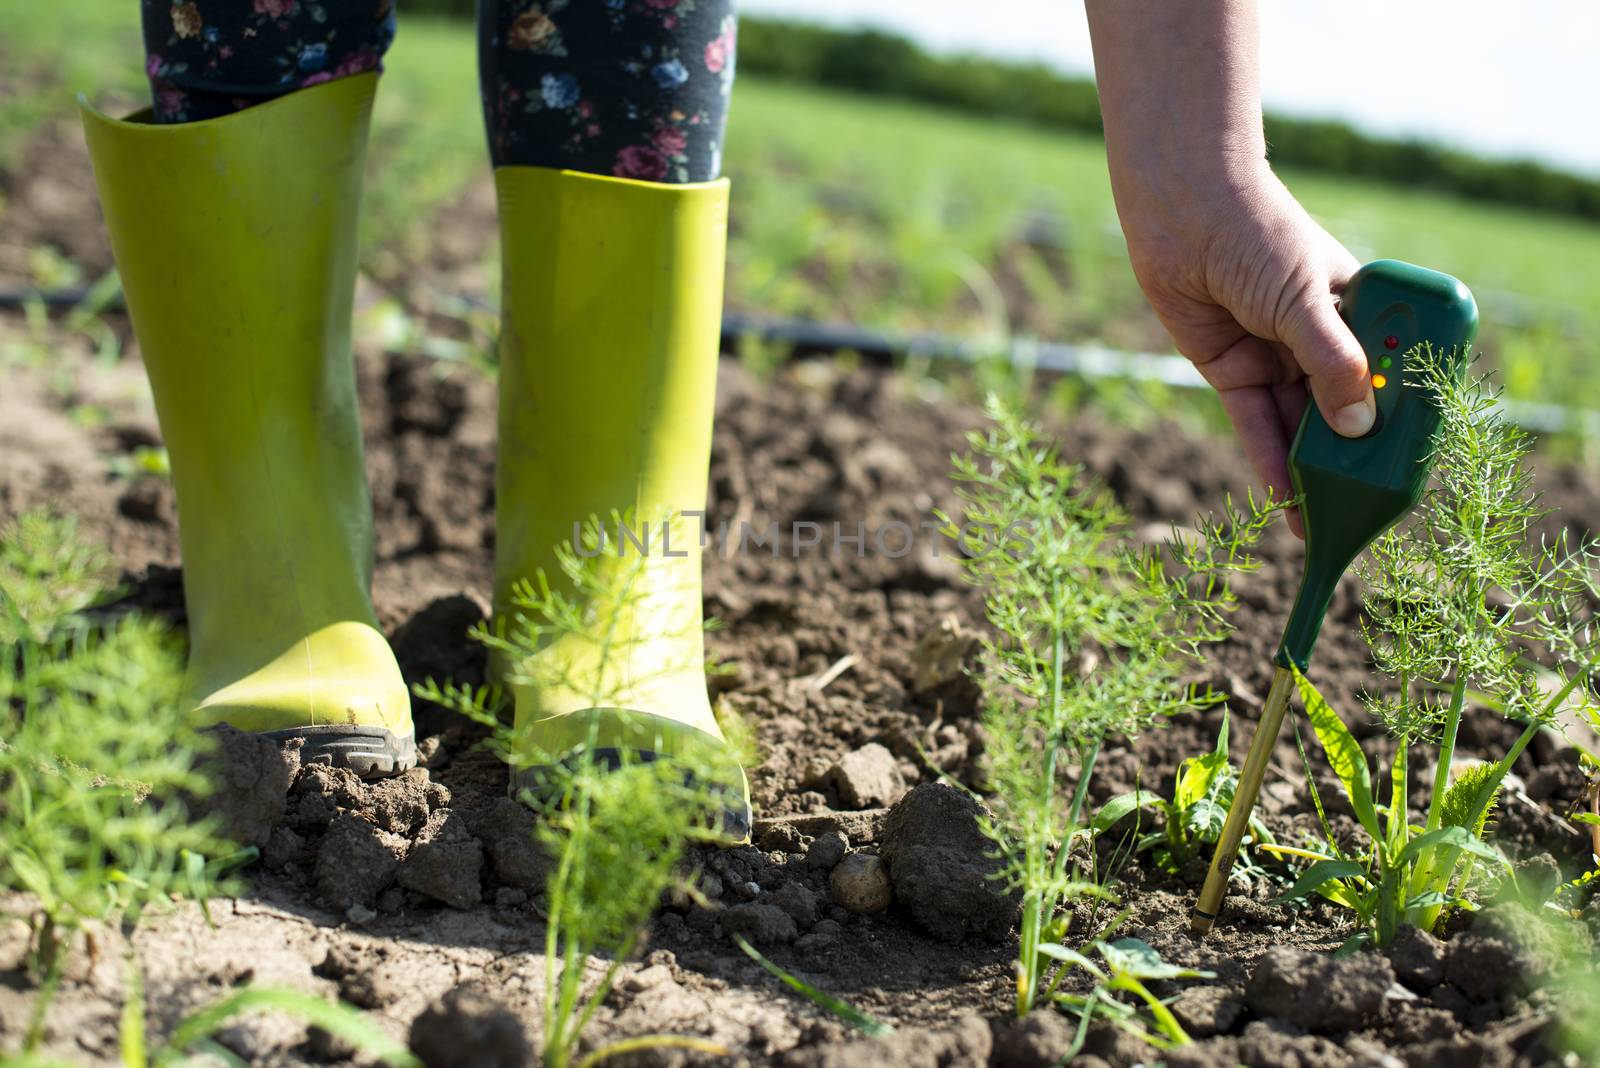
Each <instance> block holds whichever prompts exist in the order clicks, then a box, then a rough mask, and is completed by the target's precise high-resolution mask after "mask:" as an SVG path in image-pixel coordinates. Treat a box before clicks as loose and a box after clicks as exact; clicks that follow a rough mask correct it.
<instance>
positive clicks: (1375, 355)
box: [1275, 260, 1478, 671]
mask: <svg viewBox="0 0 1600 1068" xmlns="http://www.w3.org/2000/svg"><path fill="white" fill-rule="evenodd" d="M1339 314H1340V315H1342V316H1343V317H1344V320H1345V322H1346V323H1347V324H1348V325H1349V327H1350V329H1351V331H1352V332H1353V333H1354V334H1355V336H1356V340H1357V341H1359V342H1360V343H1361V348H1362V350H1363V351H1364V352H1365V353H1366V354H1367V363H1368V374H1369V375H1371V376H1373V385H1374V390H1373V393H1374V396H1376V398H1377V402H1378V419H1377V423H1376V424H1375V425H1374V427H1373V429H1372V431H1371V432H1370V433H1368V434H1367V435H1366V436H1365V437H1361V438H1345V437H1341V436H1339V435H1338V434H1335V433H1334V432H1333V430H1332V428H1330V427H1329V426H1328V423H1327V421H1326V420H1325V419H1323V418H1322V414H1321V413H1320V412H1318V411H1317V406H1316V405H1315V404H1309V405H1307V406H1306V413H1305V417H1304V418H1303V419H1301V421H1300V430H1299V432H1298V433H1297V434H1296V435H1295V439H1294V445H1293V447H1292V448H1291V450H1290V453H1289V475H1290V478H1291V479H1292V480H1293V482H1294V488H1295V492H1296V493H1297V494H1298V495H1299V497H1300V510H1301V515H1302V517H1303V518H1304V520H1305V532H1306V565H1305V573H1304V575H1303V576H1302V578H1301V580H1300V592H1299V594H1298V595H1297V596H1296V598H1295V603H1294V609H1293V611H1292V612H1290V614H1289V621H1288V624H1287V625H1286V626H1285V627H1284V631H1283V640H1282V642H1281V644H1280V645H1279V646H1278V653H1277V656H1276V657H1275V660H1276V662H1277V664H1278V666H1280V667H1285V668H1287V667H1290V666H1293V667H1297V668H1299V669H1300V670H1301V671H1304V670H1305V669H1306V666H1307V664H1308V663H1309V662H1310V659H1311V650H1312V647H1313V646H1314V645H1315V644H1316V641H1317V633H1318V632H1319V631H1320V630H1321V629H1322V617H1323V616H1324V615H1325V614H1326V613H1327V611H1328V604H1329V602H1331V601H1332V600H1333V591H1334V588H1335V587H1336V586H1337V585H1338V584H1339V579H1340V578H1341V577H1342V576H1343V575H1344V573H1345V570H1346V569H1347V568H1349V566H1350V564H1351V562H1352V561H1353V560H1355V558H1356V556H1357V554H1359V553H1360V552H1361V550H1363V549H1365V548H1366V547H1367V546H1368V545H1369V544H1370V543H1371V542H1372V541H1373V539H1374V538H1376V537H1377V536H1378V535H1379V534H1382V533H1383V532H1384V531H1385V530H1387V529H1389V528H1390V527H1391V526H1393V525H1394V524H1395V523H1397V522H1398V521H1399V520H1400V519H1401V518H1403V517H1404V516H1405V515H1406V514H1407V513H1408V512H1410V511H1411V509H1413V508H1414V507H1416V505H1417V502H1418V501H1419V500H1420V499H1421V498H1422V491H1423V489H1424V488H1425V487H1426V486H1427V483H1428V473H1429V470H1430V467H1431V459H1432V449H1433V437H1434V434H1435V432H1436V431H1437V430H1438V428H1439V411H1438V409H1437V407H1436V406H1435V405H1434V404H1433V403H1432V401H1431V399H1430V398H1429V397H1428V395H1427V394H1426V393H1425V392H1424V391H1423V390H1420V389H1417V388H1415V384H1416V381H1417V380H1416V367H1415V361H1416V357H1417V355H1418V353H1419V346H1420V345H1422V344H1423V343H1427V344H1428V345H1431V346H1432V349H1433V351H1434V352H1435V353H1441V354H1446V355H1450V356H1452V357H1453V358H1454V359H1456V360H1457V361H1458V363H1457V367H1456V371H1457V373H1458V374H1459V373H1461V371H1463V370H1465V366H1466V362H1467V354H1468V351H1469V349H1470V346H1471V344H1472V339H1473V337H1474V335H1475V334H1476V333H1477V329H1478V306H1477V304H1476V302H1474V301H1473V299H1472V294H1471V293H1470V292H1469V291H1468V290H1467V287H1466V286H1464V285H1462V284H1461V283H1460V282H1459V281H1457V280H1456V279H1454V278H1452V277H1450V276H1449V275H1447V274H1441V273H1439V272H1438V271H1430V270H1428V269H1426V268H1424V267H1417V266H1414V265H1412V264H1409V263H1401V262H1400V261H1398V260H1375V261H1373V262H1372V263H1369V264H1367V265H1366V266H1364V267H1362V268H1361V269H1360V270H1359V271H1357V272H1356V274H1355V276H1354V277H1353V278H1351V280H1350V283H1349V285H1348V286H1346V287H1345V291H1344V293H1343V295H1342V296H1341V298H1340V300H1339Z"/></svg>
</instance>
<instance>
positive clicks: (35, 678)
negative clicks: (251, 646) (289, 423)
mask: <svg viewBox="0 0 1600 1068" xmlns="http://www.w3.org/2000/svg"><path fill="white" fill-rule="evenodd" d="M113 574H114V570H113V567H112V565H111V562H110V560H109V558H108V557H107V556H106V555H105V554H104V553H103V551H101V550H100V549H99V548H98V547H96V546H95V545H93V544H92V543H91V542H89V541H88V540H87V539H86V538H84V537H83V535H81V534H80V533H79V532H78V530H77V527H76V525H75V524H74V522H73V521H72V520H70V519H65V520H64V519H54V518H51V517H49V516H47V515H45V514H43V513H38V512H34V513H28V514H25V515H23V516H21V517H20V518H18V519H17V520H15V521H14V522H13V523H12V524H11V525H10V526H8V527H7V528H5V530H4V531H0V889H3V890H8V891H19V892H21V893H23V894H25V895H27V897H26V898H24V900H26V901H28V902H29V905H28V908H27V911H26V912H25V914H24V915H22V916H20V917H18V918H20V919H22V920H24V921H25V922H26V923H27V924H28V925H29V927H30V929H31V931H32V934H33V941H32V954H31V958H30V965H31V967H32V969H33V971H34V973H35V975H36V977H37V978H38V979H39V981H40V984H41V985H40V991H39V995H38V997H37V998H36V1000H35V1004H34V1019H33V1022H32V1025H31V1027H30V1029H29V1033H28V1035H27V1036H26V1038H25V1039H24V1042H23V1048H24V1049H25V1050H27V1049H31V1048H33V1046H34V1045H35V1044H36V1043H37V1041H38V1039H39V1034H40V1028H41V1026H42V1024H43V1020H44V1014H45V1011H46V1010H47V1008H48V1006H49V1003H50V1000H51V998H52V997H53V995H54V992H55V989H56V987H57V985H58V984H59V982H60V979H61V974H62V967H63V964H64V958H65V955H66V952H67V949H68V948H69V945H70V941H71V939H72V936H73V935H74V934H75V933H77V932H78V931H80V930H82V929H83V927H84V925H85V924H86V923H87V922H89V921H92V920H118V919H120V920H131V919H134V918H136V917H137V916H138V915H139V913H140V912H141V910H143V909H144V908H146V907H148V906H151V905H156V904H160V903H163V902H166V901H168V900H170V899H171V898H172V897H174V896H183V897H190V898H195V899H198V900H200V901H201V902H202V903H203V902H204V901H205V899H206V898H207V896H208V895H210V894H213V893H216V892H217V890H218V880H219V875H220V869H221V868H222V867H224V866H225V865H226V863H227V862H226V860H223V859H218V858H228V857H231V856H232V854H233V852H234V850H233V847H232V846H230V845H229V844H228V843H227V842H225V841H224V840H222V839H221V838H219V837H218V836H217V834H216V833H215V831H214V829H213V827H212V826H211V825H210V824H209V823H207V822H203V821H201V822H197V821H195V820H193V819H191V817H190V814H189V811H188V808H187V805H186V803H185V800H184V798H185V797H189V796H198V795H201V794H203V793H204V792H205V790H206V784H205V782H204V780H203V779H202V778H201V776H200V775H199V774H198V773H197V772H196V755H197V754H198V753H202V752H204V751H205V749H206V740H205V738H204V736H203V735H200V734H199V733H197V732H196V731H195V729H194V726H193V724H192V723H191V722H190V720H189V717H188V716H187V714H186V713H185V712H184V710H183V708H182V705H181V704H180V693H179V691H180V689H181V685H182V676H183V671H182V664H183V661H182V653H181V649H180V647H179V645H178V643H177V642H176V641H175V640H174V639H173V637H172V635H171V634H169V633H168V631H167V630H166V628H165V627H163V626H161V625H160V624H158V623H156V622H154V621H152V620H149V619H145V618H142V617H140V616H137V615H130V616H125V617H122V618H120V619H117V620H112V621H105V620H98V619H94V618H91V617H90V615H89V614H87V611H86V610H87V609H89V608H90V607H91V606H92V605H94V604H95V603H96V602H98V601H99V600H101V599H102V598H103V597H104V595H105V593H106V591H107V588H108V586H109V585H110V580H111V578H112V576H113ZM207 858H212V859H210V860H209V861H208V859H207Z"/></svg>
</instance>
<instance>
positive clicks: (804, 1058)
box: [783, 1014, 994, 1068]
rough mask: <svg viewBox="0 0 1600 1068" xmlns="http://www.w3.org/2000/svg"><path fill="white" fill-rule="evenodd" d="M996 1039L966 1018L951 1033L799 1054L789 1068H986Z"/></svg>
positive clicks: (913, 1034)
mask: <svg viewBox="0 0 1600 1068" xmlns="http://www.w3.org/2000/svg"><path fill="white" fill-rule="evenodd" d="M993 1048H994V1038H993V1037H992V1035H991V1034H990V1032H989V1025H988V1023H987V1022H985V1021H984V1019H983V1017H981V1016H977V1015H971V1014H969V1015H965V1016H962V1017H961V1018H960V1019H959V1020H957V1021H956V1022H955V1024H954V1025H953V1026H951V1027H950V1028H949V1029H948V1030H939V1031H931V1030H923V1029H920V1028H919V1029H917V1030H907V1031H896V1032H895V1033H894V1034H892V1035H888V1036H886V1037H884V1038H874V1039H868V1040H867V1041H865V1042H851V1041H844V1042H836V1043H830V1044H828V1045H824V1046H813V1047H811V1048H809V1049H802V1050H797V1051H795V1052H794V1053H792V1054H790V1055H789V1056H788V1057H786V1058H784V1061H783V1063H784V1064H785V1065H787V1066H789V1068H883V1066H884V1065H887V1064H892V1065H895V1066H896V1068H984V1066H986V1065H987V1064H988V1063H989V1055H990V1053H991V1052H992V1050H993Z"/></svg>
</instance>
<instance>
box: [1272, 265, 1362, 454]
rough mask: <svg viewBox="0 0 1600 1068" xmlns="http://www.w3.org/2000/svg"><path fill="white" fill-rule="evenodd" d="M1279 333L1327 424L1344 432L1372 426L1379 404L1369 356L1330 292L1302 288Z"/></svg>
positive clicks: (1348, 433) (1359, 432)
mask: <svg viewBox="0 0 1600 1068" xmlns="http://www.w3.org/2000/svg"><path fill="white" fill-rule="evenodd" d="M1279 336H1280V339H1281V340H1282V341H1283V343H1284V344H1286V345H1288V346H1289V350H1290V351H1291V352H1292V353H1294V359H1295V362H1296V363H1297V364H1299V365H1300V369H1301V370H1302V371H1304V372H1305V373H1306V378H1307V380H1308V381H1309V383H1310V386H1311V395H1312V397H1313V398H1315V400H1316V403H1317V410H1318V411H1320V412H1321V413H1322V417H1323V418H1324V419H1326V420H1327V421H1328V425H1329V426H1331V427H1332V428H1333V429H1334V430H1335V431H1336V432H1338V433H1340V434H1343V435H1344V436H1345V437H1347V438H1358V437H1360V436H1361V435H1363V434H1365V433H1366V432H1367V431H1369V430H1371V429H1372V424H1373V422H1374V420H1375V419H1376V418H1377V415H1378V407H1377V403H1376V401H1375V400H1374V399H1373V396H1372V382H1371V381H1370V380H1369V379H1368V377H1367V357H1366V354H1365V353H1363V352H1362V351H1361V346H1360V345H1359V344H1358V343H1357V342H1356V339H1355V335H1354V334H1352V333H1350V328H1349V327H1348V326H1346V325H1345V323H1344V320H1343V319H1341V318H1339V312H1338V311H1337V310H1336V309H1335V307H1334V303H1333V298H1332V297H1331V296H1328V295H1327V294H1325V293H1323V294H1318V293H1315V292H1302V293H1301V295H1300V297H1299V299H1298V300H1297V301H1296V302H1295V304H1294V306H1293V307H1291V308H1290V309H1289V313H1288V315H1287V316H1286V317H1285V319H1284V322H1283V325H1282V327H1281V328H1280V330H1279Z"/></svg>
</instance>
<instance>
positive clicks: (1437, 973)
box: [1389, 923, 1445, 992]
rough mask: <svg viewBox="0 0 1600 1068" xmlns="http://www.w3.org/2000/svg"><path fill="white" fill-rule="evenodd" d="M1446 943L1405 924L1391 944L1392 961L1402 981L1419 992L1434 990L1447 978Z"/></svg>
mask: <svg viewBox="0 0 1600 1068" xmlns="http://www.w3.org/2000/svg"><path fill="white" fill-rule="evenodd" d="M1444 954H1445V950H1444V943H1443V942H1441V941H1439V940H1438V939H1437V938H1435V937H1433V935H1431V934H1429V933H1428V932H1427V931H1424V930H1421V929H1420V928H1417V927H1413V926H1412V925H1411V924H1409V923H1408V924H1406V925H1405V926H1403V927H1401V928H1400V931H1399V933H1398V934H1396V935H1395V939H1394V942H1393V943H1392V944H1391V945H1390V946H1389V963H1390V964H1392V965H1394V974H1395V976H1396V978H1398V979H1399V980H1400V981H1401V982H1402V983H1404V984H1405V985H1406V986H1408V987H1410V988H1411V989H1412V990H1416V991H1418V992H1426V991H1429V990H1432V989H1433V988H1434V987H1436V986H1438V985H1439V981H1440V980H1441V979H1443V978H1444Z"/></svg>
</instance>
